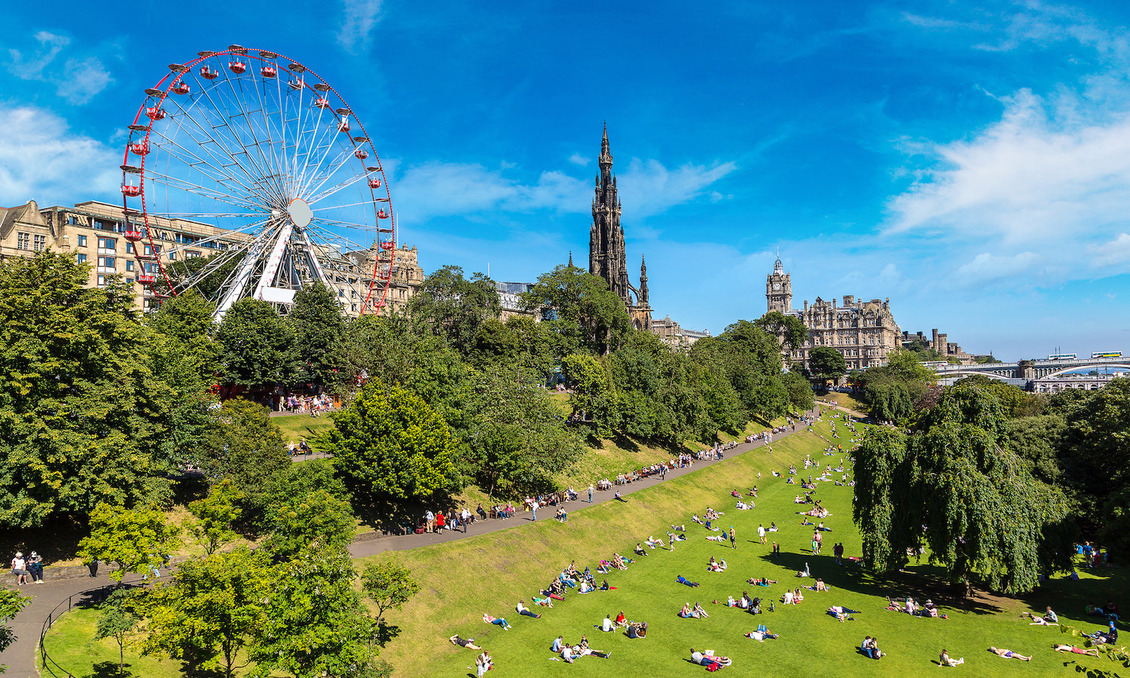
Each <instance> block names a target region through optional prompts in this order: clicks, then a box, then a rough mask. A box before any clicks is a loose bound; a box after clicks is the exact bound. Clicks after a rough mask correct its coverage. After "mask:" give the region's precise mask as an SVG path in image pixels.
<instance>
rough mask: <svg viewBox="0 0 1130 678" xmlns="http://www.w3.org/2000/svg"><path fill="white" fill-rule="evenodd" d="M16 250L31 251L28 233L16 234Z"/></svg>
mask: <svg viewBox="0 0 1130 678" xmlns="http://www.w3.org/2000/svg"><path fill="white" fill-rule="evenodd" d="M16 249H18V250H30V249H31V234H30V233H17V234H16Z"/></svg>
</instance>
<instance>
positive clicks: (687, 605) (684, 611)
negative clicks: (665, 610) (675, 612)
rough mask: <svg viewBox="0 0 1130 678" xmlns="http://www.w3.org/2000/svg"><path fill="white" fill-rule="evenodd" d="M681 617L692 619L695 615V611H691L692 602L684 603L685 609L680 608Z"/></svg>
mask: <svg viewBox="0 0 1130 678" xmlns="http://www.w3.org/2000/svg"><path fill="white" fill-rule="evenodd" d="M679 617H681V618H683V619H691V618H692V617H694V613H692V612H691V604H690V603H683V609H681V610H679Z"/></svg>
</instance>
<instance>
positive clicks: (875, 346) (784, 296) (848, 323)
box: [765, 257, 902, 371]
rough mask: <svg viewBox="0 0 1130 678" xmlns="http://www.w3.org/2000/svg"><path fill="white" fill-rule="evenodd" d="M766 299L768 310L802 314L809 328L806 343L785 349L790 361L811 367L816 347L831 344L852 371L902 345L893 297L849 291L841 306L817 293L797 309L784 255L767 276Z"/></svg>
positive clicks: (878, 362)
mask: <svg viewBox="0 0 1130 678" xmlns="http://www.w3.org/2000/svg"><path fill="white" fill-rule="evenodd" d="M765 300H766V306H767V310H769V311H779V312H781V313H783V314H785V315H791V316H793V317H796V318H800V320H801V322H803V323H804V326H805V327H807V328H808V340H807V341H806V342H805V344H804V346H801V347H800V348H799V349H798V350H797V351H796V352H795V353H790V352H789V351H788V349H786V350H785V352H784V356H785V360H786V362H800V363H803V364H804V366H805V368H807V367H808V359H809V356H810V354H811V352H812V349H814V348H816V347H817V346H830V347H832V348H834V349H836V350H837V351H839V352H840V353H841V354H843V356H844V361H845V362H846V363H847V369H848V370H849V371H850V370H856V369H860V370H862V369H867V368H868V367H878V366H880V365H882V364H884V363H885V362H886V358H887V355H888V354H889V353H890V352H891V351H893V350H895V349H897V348H901V347H902V335H901V333H900V331H899V326H898V323H896V322H895V317H894V315H893V314H892V313H891V308H890V300H889V299H888V300H880V299H872V300H871V301H856V299H855V297H854V296H852V295H850V294H845V295H844V297H843V305H842V306H841V305H839V304H838V303H837V301H836V300H835V299H832V301H830V302H829V301H824V300H823V299H821V298H820V297H816V301H814V302H813V303H812V305H809V303H808V301H805V302H804V308H802V309H795V310H794V309H793V307H792V303H793V288H792V281H791V278H790V275H789V274H788V273H786V272H785V268H784V265H783V264H781V259H780V257H778V258H777V261H776V262H775V263H774V264H773V272H772V273H770V274H769V275H768V276H766V279H765Z"/></svg>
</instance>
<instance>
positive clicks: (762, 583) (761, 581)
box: [746, 577, 781, 586]
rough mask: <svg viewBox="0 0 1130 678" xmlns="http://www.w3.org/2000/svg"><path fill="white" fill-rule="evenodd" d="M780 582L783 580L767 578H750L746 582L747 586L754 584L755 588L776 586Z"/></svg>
mask: <svg viewBox="0 0 1130 678" xmlns="http://www.w3.org/2000/svg"><path fill="white" fill-rule="evenodd" d="M779 581H781V580H780V579H766V578H765V577H750V578H749V579H747V580H746V583H747V584H753V585H754V586H769V585H770V584H776V583H777V582H779Z"/></svg>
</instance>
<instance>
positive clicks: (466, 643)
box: [448, 634, 483, 650]
mask: <svg viewBox="0 0 1130 678" xmlns="http://www.w3.org/2000/svg"><path fill="white" fill-rule="evenodd" d="M448 640H450V641H451V644H452V645H458V646H459V647H465V648H467V649H468V650H481V649H483V648H481V647H479V646H478V645H475V639H474V638H460V637H459V634H455V635H454V636H452V637H450V638H448Z"/></svg>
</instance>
